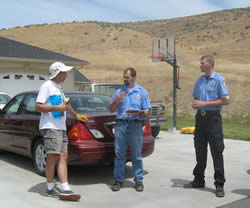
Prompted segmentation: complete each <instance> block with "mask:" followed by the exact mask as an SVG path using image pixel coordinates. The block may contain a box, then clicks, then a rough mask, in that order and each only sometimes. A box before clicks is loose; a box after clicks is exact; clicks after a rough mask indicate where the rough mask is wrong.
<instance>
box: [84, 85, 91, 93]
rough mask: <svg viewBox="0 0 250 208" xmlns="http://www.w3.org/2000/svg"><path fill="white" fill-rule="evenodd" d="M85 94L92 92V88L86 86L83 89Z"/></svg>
mask: <svg viewBox="0 0 250 208" xmlns="http://www.w3.org/2000/svg"><path fill="white" fill-rule="evenodd" d="M82 91H84V92H91V87H90V86H89V85H86V86H84V87H83V90H82Z"/></svg>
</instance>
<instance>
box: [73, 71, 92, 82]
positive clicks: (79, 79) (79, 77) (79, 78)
mask: <svg viewBox="0 0 250 208" xmlns="http://www.w3.org/2000/svg"><path fill="white" fill-rule="evenodd" d="M74 82H78V83H82V82H90V81H89V80H88V79H87V77H85V76H84V75H83V74H82V73H81V72H79V71H78V70H74Z"/></svg>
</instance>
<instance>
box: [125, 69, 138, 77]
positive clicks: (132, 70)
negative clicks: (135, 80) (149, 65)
mask: <svg viewBox="0 0 250 208" xmlns="http://www.w3.org/2000/svg"><path fill="white" fill-rule="evenodd" d="M128 71H129V72H130V74H131V76H132V77H136V71H135V69H134V68H132V67H129V68H127V69H125V70H124V72H123V73H124V74H125V73H127V72H128Z"/></svg>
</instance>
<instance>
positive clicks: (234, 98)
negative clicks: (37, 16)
mask: <svg viewBox="0 0 250 208" xmlns="http://www.w3.org/2000/svg"><path fill="white" fill-rule="evenodd" d="M0 36H3V37H7V38H10V39H14V40H18V41H22V42H25V43H28V44H31V45H35V46H38V47H42V48H46V49H49V50H52V51H55V52H59V53H63V54H66V55H69V56H73V57H76V58H80V59H84V60H87V61H89V62H90V64H89V65H88V66H86V67H84V68H83V69H81V72H82V73H83V74H84V75H85V76H87V77H88V78H89V79H90V80H92V81H109V82H121V81H122V71H123V70H124V69H125V68H126V67H128V66H132V67H135V68H136V70H137V71H138V76H137V82H138V83H139V84H141V85H142V86H144V87H145V88H146V89H147V90H148V91H149V93H150V97H151V99H152V100H162V101H164V102H165V103H166V105H167V107H168V108H167V109H168V111H171V110H172V67H171V66H170V65H168V64H167V63H152V62H151V60H150V59H149V58H148V57H149V56H150V55H151V47H152V46H151V43H152V38H153V37H162V36H175V37H176V44H177V45H176V47H177V48H176V50H177V62H178V64H179V65H180V68H181V75H180V87H181V90H178V92H177V93H178V98H177V99H178V100H177V110H178V112H183V113H194V111H193V110H192V108H191V105H190V104H191V95H192V89H193V85H194V82H195V80H196V79H197V78H198V77H199V76H200V75H201V73H200V70H199V58H200V56H201V55H204V54H212V55H214V57H215V60H216V67H215V68H216V71H217V72H219V73H221V74H222V75H223V76H225V77H226V78H227V81H228V87H229V90H230V98H231V104H230V105H229V106H226V107H225V108H224V114H225V115H228V116H230V115H244V116H247V115H249V112H250V105H249V103H250V92H249V89H250V81H249V79H250V58H249V57H250V8H244V9H235V10H227V11H219V12H213V13H208V14H203V15H196V16H191V17H183V18H175V19H167V20H155V21H144V22H135V23H132V22H129V23H119V24H117V23H116V24H112V23H105V22H72V23H58V24H51V25H48V24H44V25H28V26H25V27H16V28H12V29H8V30H5V29H2V30H0Z"/></svg>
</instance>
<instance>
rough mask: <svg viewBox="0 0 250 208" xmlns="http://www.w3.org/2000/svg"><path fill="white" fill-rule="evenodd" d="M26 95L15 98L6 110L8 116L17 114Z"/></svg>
mask: <svg viewBox="0 0 250 208" xmlns="http://www.w3.org/2000/svg"><path fill="white" fill-rule="evenodd" d="M23 97H24V95H18V96H16V97H14V98H13V99H12V100H11V101H10V103H9V104H8V105H7V106H6V108H4V112H5V113H6V114H17V111H18V109H19V107H20V104H21V102H22V100H23Z"/></svg>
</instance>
